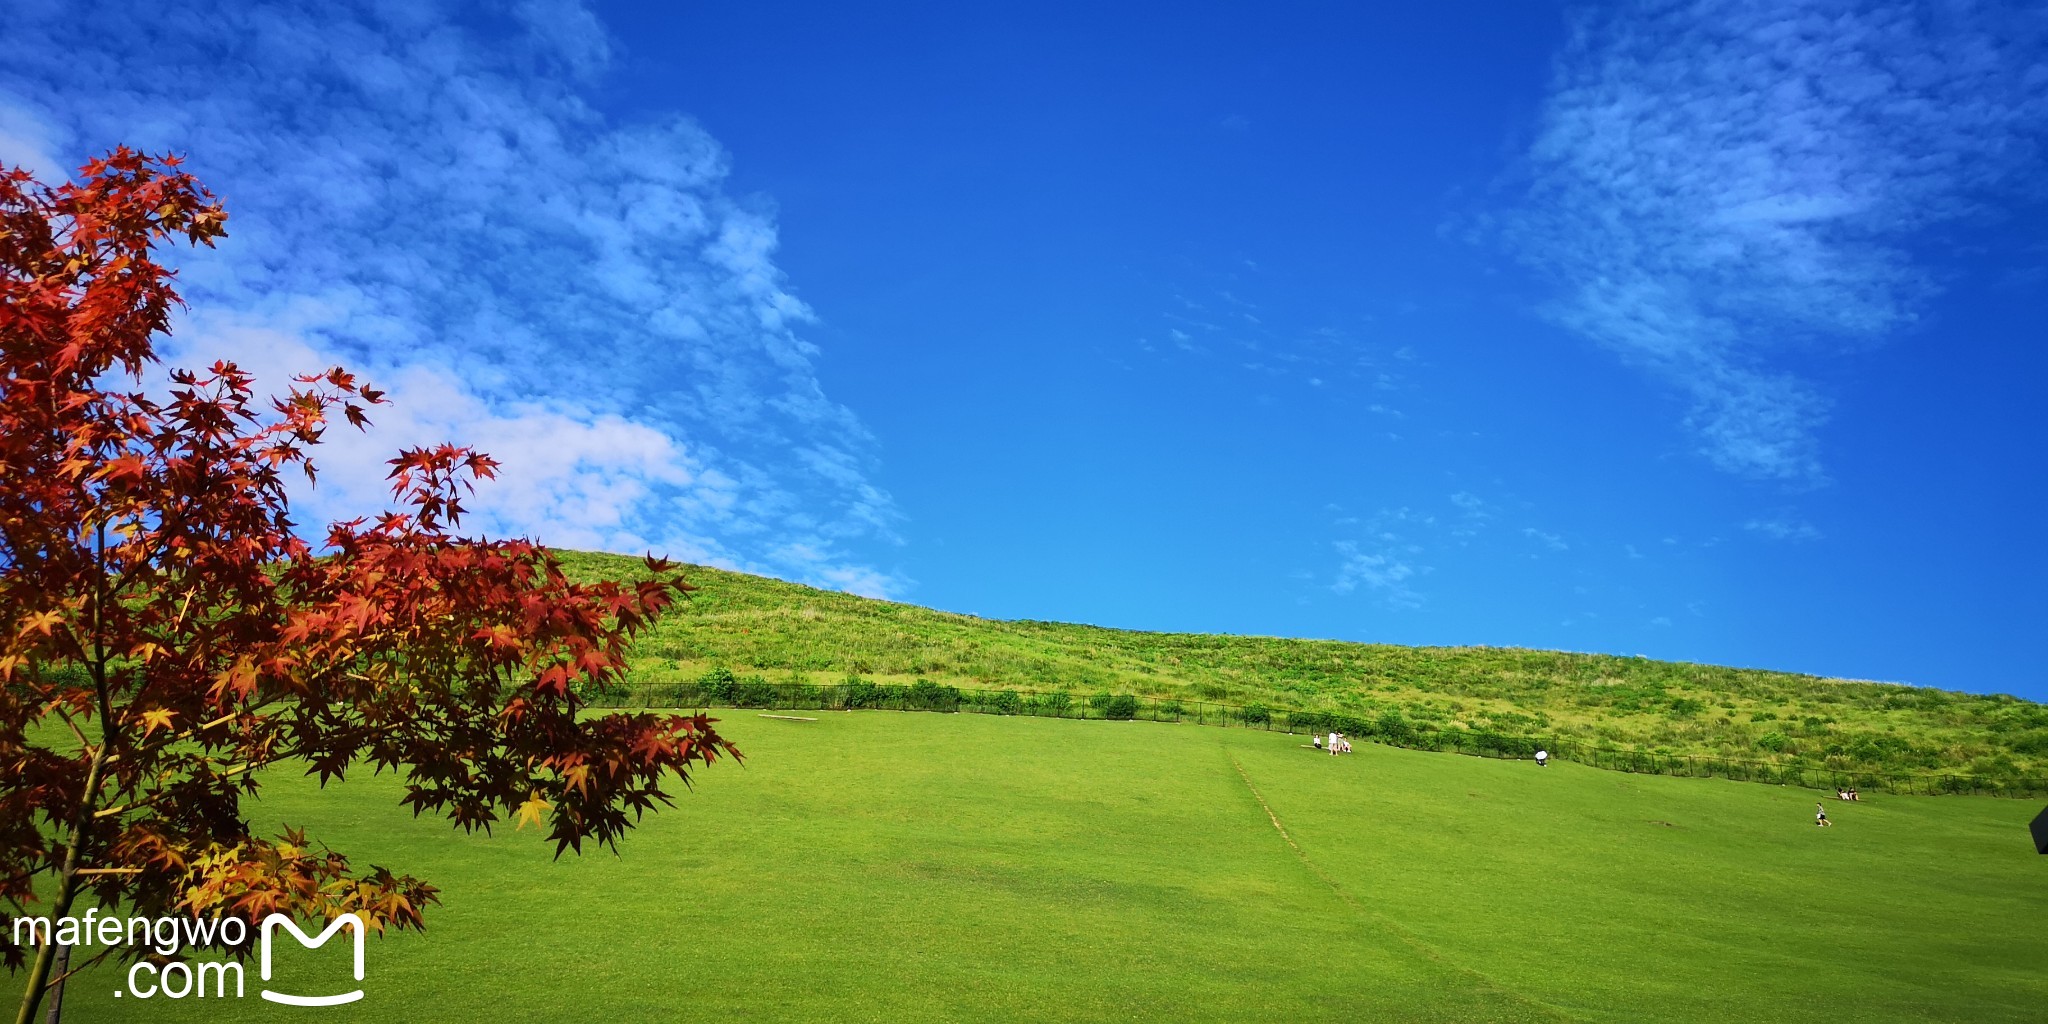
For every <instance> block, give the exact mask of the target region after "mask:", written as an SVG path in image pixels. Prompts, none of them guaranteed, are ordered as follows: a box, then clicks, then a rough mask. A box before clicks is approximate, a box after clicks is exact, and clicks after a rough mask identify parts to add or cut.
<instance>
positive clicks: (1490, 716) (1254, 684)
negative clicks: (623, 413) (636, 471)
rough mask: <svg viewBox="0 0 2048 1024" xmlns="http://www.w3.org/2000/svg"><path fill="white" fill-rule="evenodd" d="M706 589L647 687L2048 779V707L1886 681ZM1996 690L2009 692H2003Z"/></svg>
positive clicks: (774, 588)
mask: <svg viewBox="0 0 2048 1024" xmlns="http://www.w3.org/2000/svg"><path fill="white" fill-rule="evenodd" d="M563 562H564V565H565V567H566V568H567V569H568V570H569V571H570V572H571V574H572V575H574V576H577V577H579V578H583V579H598V578H630V577H632V576H635V575H637V574H639V573H640V572H641V567H640V564H639V561H638V560H637V559H631V558H626V557H623V556H618V555H600V554H586V553H578V552H567V553H564V554H563ZM689 577H690V579H691V580H692V581H694V582H695V583H697V584H699V585H700V586H701V587H703V589H702V590H701V591H700V592H698V593H697V594H695V595H693V598H692V600H691V601H690V602H689V603H688V604H687V605H686V606H685V607H684V608H682V609H680V610H679V611H678V612H677V613H676V614H674V615H672V616H670V617H668V618H667V619H665V620H664V621H663V622H662V623H661V624H660V626H659V627H658V628H657V629H656V630H655V631H654V632H652V633H651V634H650V635H648V636H646V637H645V638H644V639H643V640H642V641H641V642H640V643H639V645H638V647H637V656H636V658H635V660H634V670H635V675H636V677H637V678H638V679H639V680H640V681H644V682H655V683H659V682H664V681H673V680H683V679H690V678H694V677H696V676H697V675H699V674H701V673H703V672H704V671H705V670H707V669H709V668H710V667H712V666H714V665H716V666H723V667H726V668H729V669H731V670H734V671H738V672H749V671H753V672H761V673H766V674H768V675H769V677H770V678H771V679H772V680H775V681H781V680H784V679H788V678H791V677H793V676H794V677H805V676H808V677H809V678H810V679H811V680H812V681H816V682H837V681H839V680H840V679H841V678H842V677H844V676H845V675H847V674H849V673H851V674H859V675H862V676H866V677H870V678H873V679H875V680H877V681H881V682H899V683H901V682H909V681H911V680H912V679H914V678H927V679H931V680H932V681H934V682H940V683H950V684H954V685H960V686H976V687H988V686H1004V687H1016V688H1020V689H1035V690H1054V689H1067V690H1071V691H1074V692H1075V693H1076V694H1083V695H1085V694H1087V693H1091V692H1095V691H1100V690H1114V691H1117V692H1124V693H1134V694H1145V695H1153V696H1161V697H1179V698H1184V699H1200V700H1212V701H1223V702H1227V703H1237V704H1249V703H1265V704H1268V705H1272V706H1277V707H1292V708H1301V709H1305V710H1319V709H1341V710H1346V711H1351V712H1356V713H1360V714H1362V715H1365V716H1367V717H1371V716H1374V715H1377V714H1379V713H1380V712H1381V711H1383V710H1384V709H1387V708H1396V709H1399V710H1400V711H1401V712H1402V713H1403V714H1405V715H1406V716H1408V717H1409V718H1411V719H1415V720H1417V721H1420V722H1424V723H1429V724H1433V725H1438V726H1445V725H1462V726H1465V727H1468V728H1485V729H1492V730H1494V731H1497V732H1502V733H1507V734H1511V735H1542V736H1556V737H1564V738H1569V739H1579V740H1585V741H1591V742H1595V743H1610V744H1622V745H1632V746H1638V747H1641V748H1644V749H1654V750H1657V751H1660V752H1666V753H1680V754H1707V755H1715V756H1721V757H1737V758H1751V759H1757V760H1768V761H1775V762H1780V763H1784V762H1791V761H1798V762H1802V763H1806V764H1811V765H1816V766H1826V767H1830V768H1837V769H1844V770H1856V769H1864V770H1873V771H1880V772H1914V771H1929V770H1950V771H1954V770H1960V771H1965V772H1969V773H1971V774H1975V775H1982V776H1992V777H2007V778H2010V777H2032V778H2038V777H2043V776H2048V707H2044V706H2042V705H2040V704H2035V703H2032V702H2029V701H2023V700H2019V699H2018V698H2014V697H2009V696H2003V695H1993V696H1980V695H1973V694H1964V693H1954V692H1949V691H1943V690H1935V689H1928V688H1923V687H1912V686H1900V685H1896V684H1888V683H1867V682H1854V681H1846V680H1839V679H1822V678H1819V677H1815V676H1806V675H1796V674H1792V673H1785V672H1766V671H1758V670H1752V669H1734V668H1721V667H1717V666H1712V665H1692V664H1682V663H1674V662H1663V661H1652V660H1648V659H1644V658H1622V657H1612V656H1607V655H1595V654H1567V653H1561V652H1555V651H1532V650H1521V649H1513V648H1488V647H1451V648H1445V647H1398V646H1392V645H1386V644H1359V643H1343V642H1338V641H1323V640H1283V639H1273V638H1266V637H1240V636H1220V635H1208V634H1185V633H1141V632H1132V631H1128V630H1115V629H1101V628H1097V627H1093V626H1077V625H1066V624H1061V623H1052V622H1028V621H1026V622H1004V621H996V620H990V619H981V618H976V617H973V616H969V615H955V614H951V613H947V612H938V611H932V610H930V609H927V608H919V607H917V606H914V605H907V604H896V603H892V602H886V601H875V600H870V599H867V598H860V597H854V596H852V595H848V594H840V593H833V592H829V591H821V590H815V589H812V588H810V587H805V586H800V585H798V584H794V583H787V582H783V581H781V580H774V579H767V578H764V577H759V576H748V575H743V574H740V573H732V572H724V571H721V570H717V569H710V568H698V569H693V570H692V571H691V572H690V574H689ZM1985 683H1986V688H1987V689H1989V688H1994V687H1995V686H1996V685H1997V683H1998V681H1997V680H1986V681H1985Z"/></svg>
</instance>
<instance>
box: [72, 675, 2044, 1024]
mask: <svg viewBox="0 0 2048 1024" xmlns="http://www.w3.org/2000/svg"><path fill="white" fill-rule="evenodd" d="M819 717H820V719H821V720H820V721H817V722H814V723H798V722H782V721H774V720H767V719H761V718H758V717H755V716H754V715H752V714H750V713H745V712H741V713H736V714H735V715H734V716H733V717H732V719H731V720H730V721H729V722H728V725H729V728H730V731H731V733H732V734H733V735H734V736H735V737H736V738H737V739H738V740H739V742H740V743H741V744H742V746H743V747H744V749H745V750H746V751H747V752H748V754H749V760H748V762H747V766H746V767H745V768H735V767H731V766H721V767H720V768H718V769H716V770H713V771H711V772H709V773H706V774H705V775H704V777H703V778H702V780H701V784H700V786H699V788H698V790H697V792H696V793H694V794H692V795H689V796H687V797H684V798H683V799H682V800H681V806H680V807H679V808H677V809H673V810H669V811H664V812H663V813H661V814H659V815H656V816H654V817H653V818H651V819H649V820H648V821H647V823H646V824H645V825H643V827H642V828H640V829H639V830H638V831H636V832H635V833H634V834H633V835H631V836H630V837H629V838H628V839H627V841H626V842H625V844H624V846H623V854H624V856H623V857H622V858H614V857H612V856H610V855H607V854H595V855H590V856H585V857H583V858H581V859H564V860H562V861H559V862H556V861H552V860H550V858H549V848H548V847H547V846H546V845H545V844H543V843H542V842H540V841H539V840H538V838H537V837H535V836H534V835H533V834H531V833H527V834H523V835H521V834H513V833H501V834H500V835H499V836H497V837H496V838H495V839H486V838H483V837H480V836H479V837H469V836H463V835H460V834H458V833H451V832H450V831H449V830H448V829H447V828H446V826H445V825H443V824H441V823H439V822H434V821H415V820H413V819H411V818H410V817H408V816H407V815H405V814H404V813H403V812H402V811H401V810H400V809H399V808H398V807H397V805H396V799H397V796H398V787H397V784H396V783H395V782H394V781H393V780H391V779H389V778H384V779H378V778H369V777H365V778H360V779H357V780H353V781H350V782H348V783H346V784H343V785H340V786H337V787H331V788H330V789H329V790H327V791H325V792H322V791H320V790H318V789H316V788H315V787H314V786H313V785H312V783H311V782H310V781H308V780H305V779H303V778H298V777H294V776H290V775H288V774H287V773H283V772H278V773H274V774H273V776H272V778H270V779H268V780H266V785H265V789H264V793H265V798H264V800H263V802H262V803H261V804H260V805H258V806H253V807H251V808H250V813H251V815H252V817H253V818H254V819H255V820H256V821H257V822H259V823H260V824H262V825H266V826H268V825H274V824H276V823H278V822H280V821H290V822H292V823H293V824H302V825H306V826H309V827H310V828H311V829H312V831H313V833H314V834H315V835H318V836H322V837H324V838H326V839H327V840H328V841H330V842H333V843H334V844H335V845H336V846H337V847H338V848H341V849H344V850H347V851H348V852H350V853H351V854H353V855H355V857H356V858H357V861H358V863H380V864H385V865H388V866H390V867H392V868H394V869H396V870H403V871H410V872H414V873H418V874H420V875H422V876H424V877H427V878H429V879H430V880H432V881H433V882H435V883H436V884H438V885H441V886H442V887H443V888H444V890H445V897H446V905H445V906H443V907H440V908H437V909H436V910H435V911H434V912H432V914H431V915H430V919H429V920H430V931H429V932H428V933H427V934H426V935H424V936H407V937H403V938H392V939H386V940H381V941H379V940H372V942H371V944H370V949H369V970H368V978H367V980H366V981H365V982H364V984H363V987H364V988H365V989H366V990H367V992H368V996H367V997H366V998H365V999H364V1000H363V1001H362V1002H360V1003H357V1004H353V1005H350V1006H345V1007H339V1008H334V1009H327V1010H319V1011H304V1010H302V1011H291V1010H284V1009H280V1008H278V1007H275V1006H272V1005H271V1004H269V1003H265V1002H262V1001H260V1000H259V999H258V998H257V996H256V990H257V988H258V987H259V986H260V982H258V980H257V978H256V976H255V971H254V970H253V968H252V969H251V970H250V971H249V975H248V984H249V988H248V995H247V997H246V998H244V999H242V1000H240V1001H235V1000H227V1001H220V1000H213V999H206V1000H194V999H186V1000H183V1001H181V1002H172V1001H166V1000H163V999H161V998H159V999H152V1000H148V1001H143V1000H138V999H135V998H132V997H130V998H120V999H116V998H114V997H113V996H112V995H111V992H112V990H113V989H114V987H116V985H117V984H118V983H119V979H118V977H117V975H116V974H115V973H114V972H110V971H104V970H101V971H95V972H92V973H89V974H86V975H82V976H81V978H80V980H79V982H78V983H77V984H75V985H74V987H73V990H72V993H71V996H70V1000H69V1006H68V1007H67V1010H68V1013H69V1016H68V1018H67V1019H70V1020H75V1021H116V1022H119V1021H138V1022H141V1021H149V1022H166V1024H169V1022H176V1021H201V1020H204V1021H223V1022H230V1021H239V1020H250V1021H256V1020H274V1019H277V1017H278V1015H279V1014H281V1013H283V1014H291V1013H298V1014H300V1015H307V1016H311V1015H318V1016H319V1017H320V1018H321V1019H322V1020H323V1021H334V1022H343V1021H391V1022H397V1021H416V1020H435V1021H446V1022H463V1021H479V1022H481V1021H493V1022H524V1021H533V1022H542V1021H546V1022H554V1021H560V1020H568V1019H577V1020H621V1021H636V1022H638V1021H710V1020H743V1021H744V1020H762V1021H770V1020H772V1021H797V1022H803V1021H819V1022H824V1021H833V1022H838V1021H890V1022H919V1021H964V1020H971V1021H991V1022H1002V1021H1050V1020H1059V1021H1110V1020H1117V1021H1267V1020H1270V1021H1293V1020H1299V1019H1302V1018H1303V1017H1311V1018H1313V1017H1320V1016H1323V1015H1326V1014H1337V1015H1340V1016H1341V1017H1343V1018H1344V1019H1346V1020H1363V1021H1492V1022H1515V1021H1521V1022H1554V1021H1573V1020H1579V1021H1611V1022H1617V1024H1620V1022H1630V1024H1633V1022H1660V1021H1669V1022H1692V1021H1700V1020H1715V1021H1724V1022H1744V1021H1754V1022H1800V1021H1887V1022H1889V1021H1909V1020H1915V1021H1957V1022H1961V1021H1969V1022H1979V1024H1983V1022H1997V1021H2035V1020H2039V1019H2040V1015H2041V1007H2043V1006H2048V975H2043V974H2042V973H2041V972H2040V971H2039V966H2040V964H2042V963H2048V932H2044V931H2043V930H2042V929H2040V928H2039V927H2038V926H2037V925H2038V923H2039V922H2040V921H2041V920H2043V919H2044V918H2048V887H2044V886H2043V885H2042V879H2043V877H2044V876H2043V874H2042V872H2043V870H2044V869H2048V858H2042V857H2039V856H2037V855H2035V854H2034V852H2033V850H2032V849H2031V847H2030V845H2029V843H2028V838H2027V835H2026V829H2025V824H2026V819H2027V816H2028V814H2029V813H2030V812H2031V810H2032V808H2031V807H2028V806H2024V805H2021V804H2019V803H2017V802H2015V801H2010V800H1994V799H1979V798H1968V797H1953V798H1941V799H1935V798H1891V799H1881V800H1873V801H1872V802H1869V803H1865V804H1862V805H1837V804H1833V803H1832V802H1831V804H1830V810H1831V811H1832V812H1833V814H1834V816H1835V817H1836V818H1837V820H1838V821H1839V825H1838V826H1837V827H1835V828H1832V829H1827V830H1822V829H1817V828H1815V827H1814V826H1813V825H1812V801H1813V799H1814V795H1813V794H1812V793H1809V792H1805V791H1801V790H1793V789H1784V788H1780V787H1772V786H1760V785H1753V784H1742V783H1732V782H1726V781H1721V780H1706V779H1674V778H1664V777H1657V776H1633V775H1619V774H1613V773H1607V772H1601V771H1597V770H1594V769H1589V768H1584V767H1580V766H1576V765H1558V766H1553V767H1551V768H1546V769H1538V768H1536V767H1534V766H1533V765H1531V764H1529V763H1528V762H1503V761H1493V760H1487V759H1480V758H1468V757H1459V756H1456V755H1450V754H1431V753H1421V752H1415V751H1408V750H1399V749H1394V748H1388V747H1380V746H1366V745H1361V746H1360V747H1359V753H1357V754H1356V755H1353V756H1352V757H1349V758H1332V757H1329V756H1326V755H1321V754H1318V753H1315V752H1313V751H1310V750H1307V749H1304V748H1302V747H1301V746H1300V745H1299V744H1300V743H1301V738H1300V737H1290V736H1287V735H1286V734H1284V733H1281V734H1275V733H1263V732H1256V731H1244V730H1223V729H1210V728H1199V727H1193V726H1175V725H1170V724H1167V725H1160V724H1152V723H1142V722H1079V721H1060V720H1044V719H1017V718H998V717H990V716H978V715H933V714H897V713H888V712H855V713H844V712H839V713H833V712H827V713H824V714H822V715H820V716H819ZM1254 787H1256V793H1257V796H1255V795H1254V792H1255V790H1254ZM1262 800H1263V804H1262V802H1261V801H1262ZM1269 808H1270V812H1271V815H1273V818H1277V820H1278V821H1279V822H1280V823H1282V824H1283V825H1284V827H1285V829H1286V836H1287V837H1286V838H1283V836H1282V835H1281V833H1280V832H1279V831H1278V830H1277V829H1276V828H1275V824H1274V820H1273V818H1269V815H1268V809H1269ZM335 953H336V951H335V950H333V949H331V948H330V949H328V950H322V951H320V952H319V953H317V954H316V953H312V952H304V953H298V954H293V955H291V956H289V957H281V958H280V961H279V966H278V974H277V977H278V979H279V983H280V984H283V983H284V982H286V981H287V980H289V981H290V983H292V984H293V985H294V986H296V987H298V988H299V990H300V991H304V992H321V991H342V990H345V989H348V988H352V987H354V982H352V981H349V980H347V979H346V978H345V977H342V976H341V974H345V971H344V972H341V973H339V974H338V973H331V969H332V968H334V967H336V966H339V963H340V961H341V960H342V959H343V957H342V956H338V955H335ZM323 968H325V969H327V970H328V971H330V973H327V974H326V975H325V976H324V977H323V976H321V975H322V969H323Z"/></svg>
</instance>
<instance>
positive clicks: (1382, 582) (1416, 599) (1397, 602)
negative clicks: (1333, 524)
mask: <svg viewBox="0 0 2048 1024" xmlns="http://www.w3.org/2000/svg"><path fill="white" fill-rule="evenodd" d="M1337 554H1338V555H1339V556H1340V557H1341V561H1340V562H1339V563H1338V566H1337V579H1336V581H1335V582H1333V583H1331V584H1330V589H1331V590H1333V591H1336V592H1337V593H1339V594H1349V593H1351V592H1352V591H1354V590H1357V589H1358V588H1359V587H1361V586H1363V587H1365V588H1366V589H1367V590H1369V591H1371V592H1372V593H1373V594H1374V595H1375V596H1377V597H1378V598H1379V599H1380V601H1381V602H1382V603H1384V604H1386V605H1387V606H1388V607H1390V608H1420V607H1422V595H1420V594H1418V593H1416V592H1415V590H1414V588H1413V587H1411V586H1410V585H1409V581H1410V580H1412V579H1414V578H1415V575H1416V573H1417V569H1416V567H1415V566H1414V565H1412V564H1410V563H1409V562H1408V561H1407V560H1406V559H1405V558H1403V557H1402V556H1401V555H1399V554H1398V553H1396V552H1395V551H1394V550H1393V549H1392V548H1381V549H1379V550H1365V549H1362V548H1360V546H1359V545H1358V544H1357V543H1355V542H1353V541H1348V540H1346V541H1338V542H1337Z"/></svg>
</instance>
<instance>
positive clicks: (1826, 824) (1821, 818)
mask: <svg viewBox="0 0 2048 1024" xmlns="http://www.w3.org/2000/svg"><path fill="white" fill-rule="evenodd" d="M1813 823H1814V824H1815V825H1817V826H1819V827H1821V828H1830V827H1832V826H1833V825H1834V822H1832V821H1829V820H1828V809H1827V808H1826V807H1823V806H1821V805H1820V803H1819V802H1818V801H1816V802H1815V803H1814V805H1813Z"/></svg>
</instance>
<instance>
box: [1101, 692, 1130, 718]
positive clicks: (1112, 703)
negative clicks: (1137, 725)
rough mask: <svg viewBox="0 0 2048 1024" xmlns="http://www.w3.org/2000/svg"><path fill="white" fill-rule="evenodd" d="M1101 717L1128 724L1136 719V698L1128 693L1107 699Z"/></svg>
mask: <svg viewBox="0 0 2048 1024" xmlns="http://www.w3.org/2000/svg"><path fill="white" fill-rule="evenodd" d="M1102 717H1104V718H1107V719H1110V720H1112V721H1117V722H1128V721H1130V720H1131V719H1133V718H1136V717H1138V698H1136V697H1133V696H1131V695H1130V694H1128V693H1119V694H1117V695H1116V696H1114V697H1111V698H1110V699H1109V703H1108V704H1106V705H1104V706H1103V708H1102Z"/></svg>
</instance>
